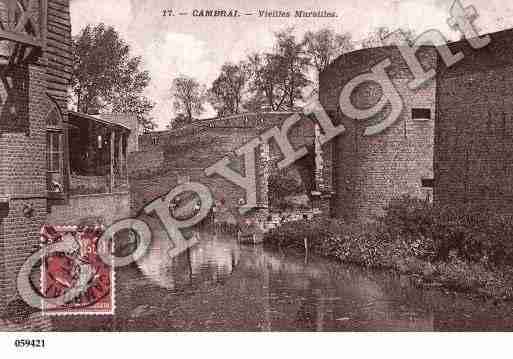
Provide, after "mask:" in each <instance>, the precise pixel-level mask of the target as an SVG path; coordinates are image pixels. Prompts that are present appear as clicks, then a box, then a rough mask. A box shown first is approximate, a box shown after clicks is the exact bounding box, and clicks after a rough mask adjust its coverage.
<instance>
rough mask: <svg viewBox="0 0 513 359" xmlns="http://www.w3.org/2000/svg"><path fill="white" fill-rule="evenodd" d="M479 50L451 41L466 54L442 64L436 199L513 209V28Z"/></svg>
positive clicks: (440, 201)
mask: <svg viewBox="0 0 513 359" xmlns="http://www.w3.org/2000/svg"><path fill="white" fill-rule="evenodd" d="M491 36H492V41H491V43H490V44H489V45H488V46H487V47H486V48H483V49H480V50H474V49H471V48H470V46H469V45H468V44H467V43H466V42H458V43H455V44H452V45H451V47H452V51H453V52H455V51H463V53H464V55H465V58H464V60H462V61H461V62H459V63H457V64H456V65H454V66H452V67H451V68H449V69H446V68H445V67H444V66H442V64H441V66H440V68H439V70H438V80H437V81H438V93H439V96H438V115H437V116H438V121H437V123H436V130H435V133H436V134H435V201H437V202H438V203H440V204H442V205H448V206H455V207H456V208H458V207H459V206H463V205H465V204H470V203H473V204H477V205H483V206H485V207H487V208H492V209H496V210H497V211H499V212H509V213H511V211H512V210H513V160H512V158H513V75H512V71H513V47H512V45H511V39H512V37H513V31H511V30H508V31H503V32H499V33H496V34H492V35H491Z"/></svg>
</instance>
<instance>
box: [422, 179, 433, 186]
mask: <svg viewBox="0 0 513 359" xmlns="http://www.w3.org/2000/svg"><path fill="white" fill-rule="evenodd" d="M421 183H422V187H425V188H434V187H435V180H434V179H433V178H422V179H421Z"/></svg>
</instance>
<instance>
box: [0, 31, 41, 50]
mask: <svg viewBox="0 0 513 359" xmlns="http://www.w3.org/2000/svg"><path fill="white" fill-rule="evenodd" d="M0 39H2V40H11V41H14V42H18V43H20V44H25V45H29V46H34V47H37V48H41V47H42V46H43V44H42V41H41V40H39V39H36V38H33V37H31V36H27V35H24V34H21V33H16V32H12V31H5V30H0Z"/></svg>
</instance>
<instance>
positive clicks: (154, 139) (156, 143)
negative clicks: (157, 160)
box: [152, 137, 159, 145]
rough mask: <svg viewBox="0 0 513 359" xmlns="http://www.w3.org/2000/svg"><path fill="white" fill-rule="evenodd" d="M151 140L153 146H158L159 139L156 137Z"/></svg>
mask: <svg viewBox="0 0 513 359" xmlns="http://www.w3.org/2000/svg"><path fill="white" fill-rule="evenodd" d="M152 140H153V144H154V145H158V144H159V138H158V137H153V138H152Z"/></svg>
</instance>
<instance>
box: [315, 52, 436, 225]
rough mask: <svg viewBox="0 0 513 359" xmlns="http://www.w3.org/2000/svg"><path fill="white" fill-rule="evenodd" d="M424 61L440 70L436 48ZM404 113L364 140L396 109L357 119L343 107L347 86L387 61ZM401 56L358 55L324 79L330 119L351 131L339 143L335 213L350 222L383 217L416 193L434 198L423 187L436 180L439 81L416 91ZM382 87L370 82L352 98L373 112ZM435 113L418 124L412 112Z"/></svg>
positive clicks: (340, 61) (423, 56) (336, 142)
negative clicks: (385, 209)
mask: <svg viewBox="0 0 513 359" xmlns="http://www.w3.org/2000/svg"><path fill="white" fill-rule="evenodd" d="M418 57H419V59H420V61H421V63H422V64H423V65H424V66H425V68H429V67H436V54H435V52H434V49H431V48H427V47H426V48H422V49H421V50H420V52H419V53H418ZM386 58H388V59H390V61H391V66H390V67H389V68H387V72H388V75H389V78H390V79H392V81H393V83H394V85H395V87H396V89H397V91H398V93H399V94H400V96H401V97H402V99H403V103H404V108H403V111H402V113H401V115H400V116H399V118H398V119H397V121H396V122H395V123H394V124H393V125H392V126H390V127H389V128H388V129H386V130H385V131H384V132H382V133H380V134H377V135H373V136H364V135H363V133H364V131H365V128H366V127H367V126H369V125H372V124H375V123H378V122H379V121H381V120H382V119H384V117H385V116H387V115H388V114H389V113H390V106H388V107H385V108H384V110H383V111H382V112H381V113H378V114H377V115H375V116H374V117H372V118H370V119H368V120H360V121H357V120H353V119H350V118H348V117H347V116H345V115H344V114H343V113H342V111H341V110H340V108H339V96H340V94H341V92H342V89H343V88H344V86H345V85H346V84H347V83H348V82H349V81H350V80H351V79H353V78H354V77H356V76H357V75H359V74H361V73H366V72H369V71H370V69H371V67H372V66H374V65H376V64H377V63H379V62H380V61H382V60H384V59H386ZM412 78H413V77H412V76H411V74H410V72H409V70H408V68H407V65H406V63H405V62H404V60H403V59H402V57H401V55H400V52H399V50H398V49H397V48H394V47H384V48H375V49H366V50H360V51H355V52H352V53H349V54H345V55H342V56H341V57H339V58H338V59H337V60H335V61H334V63H332V64H331V65H330V67H329V68H328V69H327V70H326V71H325V72H324V73H322V74H321V75H320V95H319V97H320V100H321V103H322V105H323V106H324V108H325V110H326V111H327V112H328V114H329V115H330V117H331V118H332V119H333V120H334V121H335V122H336V123H337V124H338V123H343V124H344V126H345V128H346V131H345V132H344V133H343V134H342V135H340V136H339V137H338V138H337V139H335V140H333V146H334V147H333V149H332V151H333V153H332V159H333V171H334V173H333V181H334V190H335V196H334V198H333V201H332V205H333V209H332V214H334V215H335V216H337V217H339V218H344V219H346V220H350V221H357V220H364V221H365V220H368V219H372V218H374V217H375V216H378V215H380V214H381V213H382V212H383V207H384V206H385V205H386V204H387V203H388V202H389V200H390V199H392V198H394V197H397V196H401V195H403V194H410V195H412V196H417V197H421V198H426V197H427V196H428V195H429V190H427V189H424V188H422V185H421V179H422V178H432V177H433V136H434V114H435V94H436V86H435V81H430V82H428V83H427V84H425V85H424V86H423V87H421V88H420V89H419V90H416V91H413V92H412V91H411V90H409V88H408V87H407V83H408V82H409V81H410V80H411V79H412ZM381 95H382V90H381V86H379V85H378V84H376V83H370V82H366V83H364V84H362V85H360V86H358V87H357V88H356V89H355V91H354V93H353V96H352V102H353V104H354V106H355V107H357V108H368V107H371V106H373V105H374V104H375V103H377V102H378V101H379V99H380V98H381ZM416 107H419V108H429V109H430V110H431V118H432V119H431V120H429V121H414V120H412V116H411V110H412V108H416Z"/></svg>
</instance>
